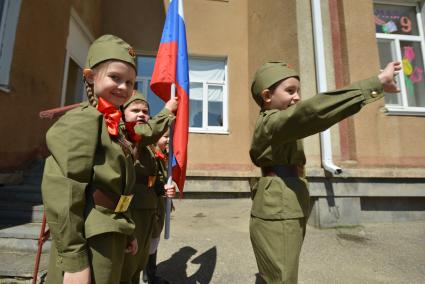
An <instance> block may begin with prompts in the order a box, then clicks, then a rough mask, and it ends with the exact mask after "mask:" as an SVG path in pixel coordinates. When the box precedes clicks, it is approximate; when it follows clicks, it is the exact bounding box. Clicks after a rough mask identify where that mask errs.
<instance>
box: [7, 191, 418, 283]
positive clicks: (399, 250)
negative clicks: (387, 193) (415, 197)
mask: <svg viewBox="0 0 425 284" xmlns="http://www.w3.org/2000/svg"><path fill="white" fill-rule="evenodd" d="M174 204H175V207H176V211H175V212H173V213H172V222H171V237H170V239H168V240H164V239H161V243H160V246H159V254H158V262H159V267H158V269H159V273H160V275H162V276H163V277H164V278H166V279H168V280H169V281H170V282H171V283H177V284H179V283H193V284H195V283H202V284H205V283H219V284H221V283H223V284H227V283H236V284H238V283H240V284H249V283H252V284H254V283H256V273H257V267H256V264H255V258H254V255H253V252H252V248H251V243H250V240H249V233H248V223H249V212H250V206H251V201H250V200H249V199H247V198H243V199H242V198H241V199H184V200H175V201H174ZM9 260H10V261H9ZM33 261H34V256H33V254H31V255H27V256H24V255H18V254H16V255H14V256H13V257H12V256H11V255H9V256H5V255H2V256H1V257H0V263H1V264H2V266H5V265H6V264H7V263H9V262H10V264H11V265H13V263H15V264H16V266H17V267H16V269H22V268H23V267H24V265H27V266H28V269H29V271H31V269H32V265H33ZM46 262H47V255H43V259H42V268H45V266H46ZM9 280H10V279H9ZM9 280H6V279H1V278H0V283H17V282H15V281H13V282H10V281H9ZM19 283H29V281H28V280H26V281H21V282H19ZM299 283H301V284H302V283H319V284H322V283H323V284H329V283H342V284H350V283H361V284H364V283H382V284H384V283H385V284H392V283H418V284H419V283H425V220H424V221H421V222H404V223H384V224H369V225H365V226H358V227H351V228H337V229H324V230H319V229H316V228H314V227H311V226H309V227H308V228H307V234H306V239H305V242H304V246H303V250H302V254H301V263H300V271H299Z"/></svg>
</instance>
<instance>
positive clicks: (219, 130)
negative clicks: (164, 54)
mask: <svg viewBox="0 0 425 284" xmlns="http://www.w3.org/2000/svg"><path fill="white" fill-rule="evenodd" d="M137 56H140V57H154V58H155V55H151V54H138V55H137ZM191 59H200V60H216V61H217V60H221V61H222V62H223V63H224V76H225V80H224V81H207V80H201V81H191V80H190V78H189V84H190V83H200V84H202V124H203V125H202V127H189V133H200V134H202V133H204V134H229V131H228V129H229V127H228V125H229V112H228V98H229V96H228V74H227V58H226V57H210V56H189V61H190V60H191ZM189 65H190V64H189ZM189 68H190V67H189ZM151 79H152V77H148V76H140V75H138V76H137V78H136V82H137V83H139V82H140V83H142V86H143V89H141V91H142V92H143V93H144V94H146V95H147V94H148V89H147V88H149V84H148V82H149V81H150V80H151ZM208 86H220V87H222V88H223V101H222V103H223V126H208V125H207V123H208ZM189 103H190V94H189Z"/></svg>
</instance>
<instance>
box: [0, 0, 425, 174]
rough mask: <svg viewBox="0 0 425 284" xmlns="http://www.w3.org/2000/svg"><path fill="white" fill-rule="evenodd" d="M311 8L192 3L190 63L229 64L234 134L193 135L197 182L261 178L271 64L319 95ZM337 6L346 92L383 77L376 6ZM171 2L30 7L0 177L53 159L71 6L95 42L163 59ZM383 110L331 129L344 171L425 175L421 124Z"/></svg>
mask: <svg viewBox="0 0 425 284" xmlns="http://www.w3.org/2000/svg"><path fill="white" fill-rule="evenodd" d="M331 1H332V0H327V1H321V3H322V9H323V18H324V21H323V22H324V31H325V39H326V46H327V49H326V54H327V55H326V57H327V64H328V67H329V68H328V74H327V77H328V78H329V87H333V84H334V83H335V82H333V81H334V75H335V72H338V70H334V69H333V62H332V56H333V50H332V46H331V44H330V42H331V41H332V34H331V33H332V31H331V24H330V21H329V2H331ZM310 2H311V1H310V0H297V1H296V0H285V1H281V0H267V1H258V0H248V1H226V0H223V1H212V0H185V2H184V5H185V20H186V29H187V39H188V52H189V55H190V56H202V57H204V56H205V57H220V58H226V59H227V68H228V74H227V75H228V78H227V79H228V81H227V82H228V109H229V113H228V115H229V118H228V121H229V129H228V133H226V134H204V133H203V134H201V133H190V136H189V152H188V159H189V164H188V175H189V176H210V177H220V176H221V177H227V176H229V177H250V176H253V175H258V174H259V171H258V169H257V168H255V167H254V166H253V165H252V163H251V161H250V158H249V154H248V153H249V148H250V141H251V136H252V131H253V128H254V123H255V119H256V117H257V115H258V112H259V108H258V106H257V105H256V104H255V102H254V101H253V100H252V98H251V94H250V83H251V79H252V77H253V75H254V72H255V70H256V69H257V67H258V66H260V64H262V63H263V62H265V61H267V60H276V59H283V60H286V61H288V62H290V63H292V64H294V65H295V66H296V67H297V68H298V69H299V70H300V73H301V76H302V95H303V97H305V98H308V97H309V96H312V95H314V94H315V93H316V86H315V70H314V52H313V38H312V26H311V25H312V24H311V7H310ZM334 2H335V1H334ZM336 2H337V3H338V7H339V15H340V16H341V17H340V20H341V21H342V24H341V34H342V42H341V44H342V46H343V54H342V56H343V61H344V63H345V64H344V76H345V77H344V80H345V81H346V83H348V82H354V81H356V80H359V79H362V78H366V77H369V76H373V75H376V74H377V72H378V68H379V62H378V51H377V45H376V39H375V30H374V21H373V9H372V8H373V6H372V1H371V0H359V1H350V0H341V1H336ZM167 3H168V2H167V1H165V0H164V1H156V0H150V1H137V0H128V1H126V5H125V6H124V5H120V6H117V5H116V1H113V0H93V1H83V0H72V1H71V0H62V1H50V0H39V1H22V6H21V12H20V18H19V21H18V26H17V32H16V41H15V47H14V54H13V61H12V67H11V82H10V83H11V91H10V92H8V93H6V92H3V91H0V112H1V113H2V118H3V119H2V120H1V122H0V123H1V125H0V126H1V131H2V133H3V138H2V139H1V140H0V157H1V159H0V170H3V171H4V170H10V169H15V168H22V166H23V165H24V164H25V163H26V162H28V161H31V160H32V159H34V158H35V157H40V156H42V155H43V154H45V150H44V135H45V132H46V131H47V129H48V127H49V126H50V125H51V123H52V121H43V120H40V119H39V118H38V113H39V111H41V110H44V109H49V108H55V107H58V106H59V105H60V97H61V90H62V80H63V70H64V59H65V54H66V50H65V49H66V40H67V35H68V29H69V27H68V25H69V18H70V11H71V7H73V9H74V10H75V11H76V12H77V14H78V15H79V17H80V18H81V19H82V21H83V22H84V24H85V26H86V27H87V28H88V29H89V31H90V32H91V33H92V34H93V36H94V37H98V36H99V35H101V34H103V33H113V34H117V35H118V36H121V37H123V38H124V39H125V40H127V41H129V42H130V43H132V45H134V47H135V48H136V50H137V52H138V53H139V54H145V55H155V54H156V50H157V48H158V45H159V42H160V38H161V34H162V28H163V23H164V19H165V12H166V6H167ZM128 7H131V9H129V8H128ZM123 19H128V21H125V20H123ZM35 23H36V24H35ZM383 106H384V101H383V100H381V101H379V102H377V103H375V104H371V105H368V106H366V107H365V109H363V110H362V111H361V113H360V114H358V115H357V116H355V117H354V118H353V119H352V120H351V121H350V125H349V127H348V129H345V130H343V131H341V127H340V126H339V125H337V126H334V127H333V128H332V141H333V154H334V159H335V162H336V163H341V165H342V166H343V167H345V166H349V167H352V168H353V167H354V168H359V169H362V168H375V169H384V170H385V169H389V168H398V169H401V168H406V167H407V168H417V169H420V168H421V167H424V164H425V159H424V158H425V157H424V156H425V147H422V144H423V143H422V141H423V140H424V138H425V131H424V127H425V126H424V125H425V124H424V123H423V118H422V117H414V116H389V115H386V114H385V113H383V112H382V109H383ZM11 122H13V123H11ZM344 131H346V132H347V131H348V132H347V133H348V134H347V133H346V132H344ZM341 135H348V137H350V138H351V140H350V143H351V144H352V145H353V147H350V151H351V154H350V157H349V158H350V159H351V158H352V159H353V160H354V161H349V163H347V161H346V159H347V157H343V156H342V155H341V153H342V151H344V150H346V149H341V147H342V146H341V147H340V145H341V143H340V137H341ZM304 144H305V150H306V154H307V156H308V164H307V166H309V167H311V168H315V169H320V148H319V145H320V144H319V138H318V136H317V135H314V136H312V137H309V138H307V139H305V143H304ZM392 173H393V174H394V175H396V176H400V175H404V174H405V172H401V171H393V172H392ZM420 175H421V173H420V172H419V174H418V176H420ZM422 175H423V174H422Z"/></svg>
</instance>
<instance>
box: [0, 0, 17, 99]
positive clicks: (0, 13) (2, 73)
mask: <svg viewBox="0 0 425 284" xmlns="http://www.w3.org/2000/svg"><path fill="white" fill-rule="evenodd" d="M20 7H21V0H0V89H1V90H3V91H6V92H8V91H9V89H10V86H9V79H10V78H9V77H10V66H11V64H12V57H13V47H14V44H15V34H16V25H17V23H18V18H19V9H20Z"/></svg>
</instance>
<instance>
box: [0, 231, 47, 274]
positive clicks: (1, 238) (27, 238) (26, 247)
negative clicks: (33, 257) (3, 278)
mask: <svg viewBox="0 0 425 284" xmlns="http://www.w3.org/2000/svg"><path fill="white" fill-rule="evenodd" d="M40 230H41V223H27V224H22V225H16V226H10V227H3V228H2V229H0V251H3V252H20V253H25V252H27V253H33V252H37V248H38V237H39V235H40ZM49 250H50V240H48V241H47V242H45V243H44V245H43V252H48V251H49ZM0 259H1V258H0ZM0 275H1V274H0Z"/></svg>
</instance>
